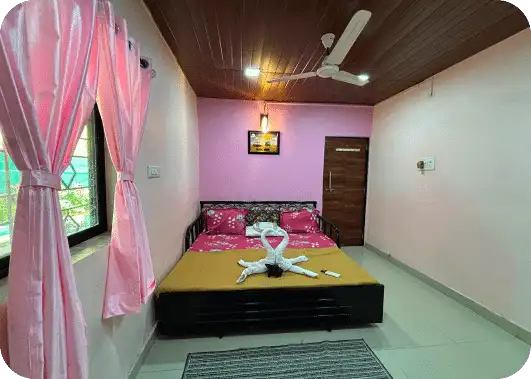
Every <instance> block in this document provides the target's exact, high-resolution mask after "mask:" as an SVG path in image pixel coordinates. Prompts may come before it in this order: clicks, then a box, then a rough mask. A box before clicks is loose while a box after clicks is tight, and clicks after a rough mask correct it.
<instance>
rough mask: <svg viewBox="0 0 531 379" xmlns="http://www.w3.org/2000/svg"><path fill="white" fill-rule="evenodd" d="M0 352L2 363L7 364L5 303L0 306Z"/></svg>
mask: <svg viewBox="0 0 531 379" xmlns="http://www.w3.org/2000/svg"><path fill="white" fill-rule="evenodd" d="M0 352H2V357H3V358H4V362H5V363H7V364H9V351H8V349H7V303H2V304H0Z"/></svg>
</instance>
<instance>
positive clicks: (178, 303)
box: [155, 202, 384, 337]
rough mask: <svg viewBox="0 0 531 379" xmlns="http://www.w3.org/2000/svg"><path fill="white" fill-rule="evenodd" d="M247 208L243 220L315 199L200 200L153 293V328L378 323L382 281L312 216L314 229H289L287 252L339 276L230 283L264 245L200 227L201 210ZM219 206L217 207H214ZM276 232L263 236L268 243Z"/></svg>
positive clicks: (200, 331)
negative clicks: (175, 258)
mask: <svg viewBox="0 0 531 379" xmlns="http://www.w3.org/2000/svg"><path fill="white" fill-rule="evenodd" d="M234 206H241V207H242V208H243V207H248V208H247V209H249V208H253V209H254V211H253V212H249V214H248V217H247V220H246V222H247V223H251V224H252V222H254V221H255V220H256V219H257V218H259V219H261V220H264V219H266V218H267V217H265V216H264V215H265V214H269V215H271V214H274V213H275V212H276V211H274V210H279V209H303V208H305V207H310V208H315V207H316V203H315V202H289V203H287V202H252V203H251V202H201V210H202V212H201V215H200V216H199V217H198V218H197V220H196V221H195V222H194V223H193V224H192V225H191V226H190V227H189V228H188V230H187V235H186V253H185V254H184V255H183V257H182V259H181V260H180V261H179V263H178V264H177V265H176V266H175V268H174V269H173V270H172V271H171V273H170V274H169V275H168V276H167V277H166V278H165V279H164V280H163V281H162V282H161V284H160V285H159V287H158V289H157V293H156V299H155V314H156V318H157V320H158V323H159V332H160V333H161V334H162V335H166V336H170V337H187V336H197V335H203V336H224V335H230V334H240V333H254V332H266V331H288V330H311V329H325V330H331V329H338V328H345V327H350V326H353V325H360V324H371V323H380V322H382V318H383V301H384V286H383V285H382V284H380V283H378V281H377V280H376V279H374V278H373V277H372V276H371V275H370V274H369V273H367V272H366V271H365V270H363V269H362V268H361V267H360V266H359V265H358V264H357V263H356V262H355V261H354V260H352V259H351V258H349V257H348V256H347V255H346V254H345V253H343V252H342V251H341V250H340V249H339V246H340V234H339V231H338V230H337V228H335V227H334V226H333V225H332V224H330V223H329V222H327V221H326V220H325V219H323V218H322V217H319V221H318V222H319V228H320V232H317V233H308V234H305V233H303V234H290V243H289V245H288V248H287V249H286V251H285V254H284V255H285V256H286V257H287V258H293V257H295V256H299V255H306V256H307V257H308V258H310V261H309V262H305V263H303V264H301V266H303V267H304V268H306V269H309V270H312V271H315V272H320V271H321V270H330V271H335V272H339V273H341V278H339V279H338V278H334V277H330V276H327V275H323V274H321V275H319V277H318V278H315V279H313V278H308V277H303V276H300V275H296V274H293V273H284V275H283V276H282V277H281V278H268V277H267V276H266V275H257V276H252V277H249V278H248V279H247V280H246V281H245V282H244V283H242V284H236V279H237V278H238V277H239V275H240V274H241V271H242V267H240V266H238V265H237V263H236V262H237V261H238V260H239V259H243V260H244V261H251V262H252V261H256V260H259V259H261V258H263V257H264V255H265V250H264V249H263V247H262V244H261V242H260V239H259V238H246V237H245V236H234V235H209V234H206V233H204V230H205V220H204V216H203V214H204V211H205V210H208V209H212V207H220V208H223V207H234ZM218 209H219V208H218ZM280 240H281V238H279V237H268V241H269V243H270V244H271V245H272V246H273V247H275V246H276V245H278V243H280Z"/></svg>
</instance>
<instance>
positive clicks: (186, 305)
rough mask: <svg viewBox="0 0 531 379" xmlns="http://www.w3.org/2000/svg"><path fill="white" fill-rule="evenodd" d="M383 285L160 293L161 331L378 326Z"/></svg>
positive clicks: (225, 332)
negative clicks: (372, 324)
mask: <svg viewBox="0 0 531 379" xmlns="http://www.w3.org/2000/svg"><path fill="white" fill-rule="evenodd" d="M383 298H384V286H383V285H381V284H374V285H360V286H346V287H315V288H304V289H289V288H286V289H276V290H273V289H263V290H248V291H247V290H245V291H225V292H224V291H212V292H181V293H164V294H161V295H160V296H159V297H158V298H157V300H156V303H155V304H156V317H157V319H158V321H159V326H158V328H159V331H160V333H161V334H162V335H166V336H170V337H187V336H201V335H202V336H219V337H222V336H224V335H230V334H243V333H259V332H280V331H295V330H332V329H343V328H347V327H352V326H359V325H360V324H371V323H381V322H382V317H383Z"/></svg>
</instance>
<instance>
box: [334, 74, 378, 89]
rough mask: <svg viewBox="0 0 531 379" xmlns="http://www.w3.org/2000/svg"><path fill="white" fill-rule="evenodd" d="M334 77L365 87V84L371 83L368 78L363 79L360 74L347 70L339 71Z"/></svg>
mask: <svg viewBox="0 0 531 379" xmlns="http://www.w3.org/2000/svg"><path fill="white" fill-rule="evenodd" d="M332 79H334V80H339V81H340V82H345V83H349V84H355V85H357V86H360V87H363V86H364V85H365V84H367V83H369V81H368V80H361V79H360V78H359V76H358V75H354V74H351V73H350V72H346V71H339V72H338V73H337V74H335V75H334V76H332Z"/></svg>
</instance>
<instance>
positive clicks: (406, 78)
mask: <svg viewBox="0 0 531 379" xmlns="http://www.w3.org/2000/svg"><path fill="white" fill-rule="evenodd" d="M145 2H146V4H147V6H148V8H149V9H150V11H151V13H152V14H153V17H154V19H155V21H156V22H157V24H158V26H159V28H160V30H161V31H162V34H163V36H164V37H165V39H166V41H167V42H168V44H169V46H170V48H171V49H172V51H173V53H174V54H175V56H176V57H177V60H178V61H179V63H180V65H181V67H182V69H183V71H184V72H185V74H186V76H187V78H188V80H189V81H190V84H191V85H192V87H193V89H194V90H195V92H196V93H197V95H198V96H202V97H215V98H227V99H259V100H267V101H282V102H313V103H346V104H367V105H374V104H377V103H378V102H380V101H382V100H385V99H387V98H389V97H391V96H393V95H395V94H397V93H399V92H401V91H403V90H405V89H407V88H409V87H411V86H412V85H415V84H417V83H420V82H422V81H423V80H425V79H427V78H430V77H431V76H433V75H434V74H436V73H438V72H440V71H442V70H444V69H446V68H448V67H450V66H452V65H454V64H455V63H458V62H460V61H462V60H463V59H465V58H468V57H470V56H472V55H474V54H476V53H478V52H480V51H481V50H484V49H486V48H487V47H489V46H492V45H494V44H496V43H498V42H500V41H502V40H504V39H505V38H507V37H509V36H511V35H513V34H515V33H517V32H519V31H521V30H523V29H525V28H527V27H529V25H528V23H527V19H526V18H525V16H524V15H523V13H521V12H520V10H519V9H518V8H516V7H515V6H513V5H511V4H509V3H506V2H502V1H500V0H385V1H384V0H145ZM360 9H367V10H369V11H371V12H372V13H373V15H372V18H371V20H370V21H369V24H368V26H367V27H366V28H365V30H364V31H363V33H362V35H361V36H360V38H359V39H358V41H357V42H356V44H355V45H354V47H353V48H352V50H351V51H350V53H349V55H348V56H347V58H346V60H345V62H344V63H343V64H342V65H341V69H342V70H345V71H349V72H352V73H354V74H359V73H363V72H366V73H369V74H370V75H371V82H370V83H369V84H367V85H366V86H365V87H361V88H360V87H356V86H353V85H349V84H346V83H342V82H337V81H333V80H330V79H318V78H312V79H306V80H298V81H294V82H288V83H276V84H268V83H267V82H266V81H267V80H268V79H271V78H274V77H277V76H281V75H286V74H297V73H302V72H307V71H315V70H316V69H317V68H318V67H319V66H320V64H321V62H322V60H323V57H324V53H325V52H324V47H323V46H322V44H321V40H320V38H321V36H322V35H323V34H324V33H328V32H332V33H335V34H336V41H337V40H338V39H339V36H341V34H342V32H343V30H344V29H345V27H346V25H347V24H348V22H349V21H350V19H351V17H352V16H353V15H354V13H355V12H356V11H358V10H360ZM248 66H254V67H260V68H261V70H262V72H263V74H262V75H261V76H260V78H258V79H254V80H253V79H248V78H246V77H245V76H244V75H243V72H242V70H243V69H244V68H245V67H248Z"/></svg>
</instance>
